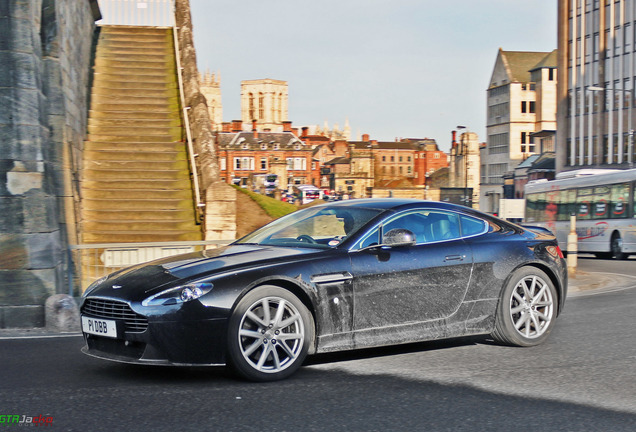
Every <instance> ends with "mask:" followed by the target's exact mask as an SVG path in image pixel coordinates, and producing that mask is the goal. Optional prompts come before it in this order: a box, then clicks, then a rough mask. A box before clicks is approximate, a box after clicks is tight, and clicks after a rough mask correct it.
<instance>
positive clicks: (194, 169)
mask: <svg viewBox="0 0 636 432" xmlns="http://www.w3.org/2000/svg"><path fill="white" fill-rule="evenodd" d="M174 14H176V11H175V10H174V2H173V23H172V36H173V39H174V54H175V60H176V62H177V81H178V82H179V97H180V99H181V108H182V110H183V122H184V123H185V130H186V142H187V145H188V155H189V157H190V169H191V170H192V180H193V182H194V199H195V201H196V206H195V209H196V212H197V214H198V216H199V219H200V218H201V216H202V207H205V203H204V202H201V188H200V186H199V173H198V171H197V164H196V155H195V153H194V146H193V144H192V131H191V129H190V117H189V116H188V110H189V109H190V107H187V106H186V104H185V97H184V90H183V74H182V73H181V69H182V68H181V54H180V49H179V37H178V35H177V31H178V27H177V24H176V22H175V21H176V19H175V16H174Z"/></svg>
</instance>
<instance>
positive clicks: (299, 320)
mask: <svg viewBox="0 0 636 432" xmlns="http://www.w3.org/2000/svg"><path fill="white" fill-rule="evenodd" d="M313 340H314V322H313V319H312V316H311V313H310V312H309V310H308V309H307V307H306V306H305V305H304V304H303V303H302V302H301V301H300V300H299V299H298V298H297V297H296V296H295V295H294V294H292V293H291V292H289V291H287V290H285V289H282V288H280V287H276V286H269V285H267V286H261V287H258V288H255V289H254V290H252V291H250V292H249V293H248V294H247V295H246V296H245V297H244V298H243V299H242V300H241V301H240V302H239V304H238V305H237V306H236V308H235V310H234V312H233V314H232V316H231V318H230V325H229V335H228V363H229V365H230V366H231V367H232V368H233V369H234V371H235V372H236V373H238V374H239V375H240V376H241V377H243V378H246V379H248V380H251V381H275V380H280V379H284V378H287V377H288V376H290V375H291V374H293V373H294V372H295V371H296V370H297V369H298V368H299V367H300V366H301V365H302V363H303V361H304V359H305V357H306V356H307V352H308V350H309V347H310V345H311V343H313Z"/></svg>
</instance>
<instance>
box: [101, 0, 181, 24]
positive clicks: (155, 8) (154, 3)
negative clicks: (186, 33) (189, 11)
mask: <svg viewBox="0 0 636 432" xmlns="http://www.w3.org/2000/svg"><path fill="white" fill-rule="evenodd" d="M99 9H100V11H101V13H102V19H101V20H99V21H97V24H103V25H134V26H157V27H173V26H174V0H99Z"/></svg>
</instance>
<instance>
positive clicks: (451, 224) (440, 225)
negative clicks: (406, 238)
mask: <svg viewBox="0 0 636 432" xmlns="http://www.w3.org/2000/svg"><path fill="white" fill-rule="evenodd" d="M381 228H382V233H387V232H389V231H391V230H392V229H396V228H402V229H407V230H409V231H411V232H412V233H413V234H414V235H415V241H416V243H417V244H424V243H432V242H438V241H445V240H452V239H457V238H459V237H460V230H459V216H458V215H457V214H456V213H451V212H445V211H438V210H434V211H431V210H420V211H415V212H413V211H412V212H409V213H405V214H401V215H398V216H396V217H395V218H393V219H391V220H389V221H388V222H386V223H385V224H384V225H383V226H382V227H381ZM380 242H381V239H380V231H379V228H376V229H375V230H374V231H372V232H371V233H370V234H369V235H368V236H367V237H366V238H365V239H364V240H363V241H362V243H361V244H360V247H361V248H364V247H368V246H373V245H374V244H379V243H380Z"/></svg>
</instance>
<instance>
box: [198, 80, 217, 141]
mask: <svg viewBox="0 0 636 432" xmlns="http://www.w3.org/2000/svg"><path fill="white" fill-rule="evenodd" d="M199 88H200V89H201V93H202V94H203V96H205V99H206V101H207V104H208V111H209V113H210V120H211V122H212V130H214V131H220V130H221V126H222V123H223V103H222V102H221V75H220V74H219V73H217V74H216V75H215V74H213V73H210V71H208V70H206V71H205V74H204V75H203V77H200V78H199Z"/></svg>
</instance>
